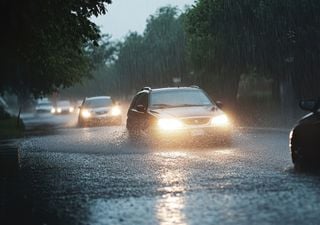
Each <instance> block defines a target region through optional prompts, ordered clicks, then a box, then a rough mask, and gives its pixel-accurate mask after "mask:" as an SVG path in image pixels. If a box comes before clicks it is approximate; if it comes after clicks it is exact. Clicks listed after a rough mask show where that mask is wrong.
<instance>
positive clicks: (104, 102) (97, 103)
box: [83, 98, 112, 108]
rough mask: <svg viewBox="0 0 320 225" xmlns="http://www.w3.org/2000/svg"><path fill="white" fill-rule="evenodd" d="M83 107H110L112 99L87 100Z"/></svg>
mask: <svg viewBox="0 0 320 225" xmlns="http://www.w3.org/2000/svg"><path fill="white" fill-rule="evenodd" d="M83 105H84V106H85V107H92V108H99V107H108V106H111V105H112V100H111V99H110V98H99V99H87V100H86V101H85V102H84V104H83Z"/></svg>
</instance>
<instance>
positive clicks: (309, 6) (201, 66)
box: [186, 0, 320, 97]
mask: <svg viewBox="0 0 320 225" xmlns="http://www.w3.org/2000/svg"><path fill="white" fill-rule="evenodd" d="M319 9H320V2H319V1H317V0H283V1H278V0H245V1H234V0H199V1H197V4H196V5H195V6H194V7H193V8H192V9H190V10H189V12H188V13H187V22H186V30H187V33H188V36H189V40H188V49H189V53H190V61H191V62H192V66H193V69H194V70H195V74H197V75H198V78H199V79H200V80H202V83H203V84H207V85H208V86H212V87H213V88H214V89H216V90H215V91H218V92H219V89H220V91H221V92H222V93H223V90H226V86H225V85H224V84H225V83H229V82H230V83H231V86H230V88H232V89H233V90H236V89H237V88H236V85H237V84H238V82H239V76H240V74H241V73H250V72H251V71H255V72H257V73H258V74H260V75H266V76H271V77H272V78H273V79H274V80H275V82H274V83H275V84H280V85H282V84H289V85H292V86H293V87H292V89H293V90H294V91H295V93H294V94H295V96H296V97H315V96H318V95H320V91H319V90H320V89H319V88H318V87H319V84H320V78H319V77H320V76H319V75H320V74H319V71H320V70H319V69H320V68H319V67H320V63H319V62H320V49H319V48H320V46H319V42H318V40H319V38H320V36H319V35H320V26H319V25H320V24H319V22H320V14H319ZM214 83H218V84H219V85H218V86H217V87H215V85H214ZM232 84H233V85H232ZM278 90H279V89H278ZM227 92H230V89H229V90H227ZM233 94H234V95H235V94H236V93H233ZM288 94H289V93H286V94H285V95H288ZM289 95H290V94H289Z"/></svg>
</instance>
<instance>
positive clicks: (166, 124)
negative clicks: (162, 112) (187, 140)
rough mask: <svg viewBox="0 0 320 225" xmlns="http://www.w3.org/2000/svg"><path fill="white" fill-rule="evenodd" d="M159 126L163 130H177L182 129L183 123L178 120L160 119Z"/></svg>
mask: <svg viewBox="0 0 320 225" xmlns="http://www.w3.org/2000/svg"><path fill="white" fill-rule="evenodd" d="M158 126H159V128H160V129H162V130H177V129H180V128H182V123H181V122H180V121H179V120H176V119H159V120H158Z"/></svg>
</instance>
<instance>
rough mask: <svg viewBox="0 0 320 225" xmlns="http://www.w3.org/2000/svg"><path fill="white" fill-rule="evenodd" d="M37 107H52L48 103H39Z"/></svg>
mask: <svg viewBox="0 0 320 225" xmlns="http://www.w3.org/2000/svg"><path fill="white" fill-rule="evenodd" d="M38 106H44V107H46V106H52V104H51V103H49V102H46V103H39V104H38Z"/></svg>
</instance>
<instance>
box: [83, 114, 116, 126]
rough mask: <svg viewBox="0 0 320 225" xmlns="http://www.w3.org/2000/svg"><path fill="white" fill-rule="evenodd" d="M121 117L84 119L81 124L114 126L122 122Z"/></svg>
mask: <svg viewBox="0 0 320 225" xmlns="http://www.w3.org/2000/svg"><path fill="white" fill-rule="evenodd" d="M121 120H122V117H121V116H94V117H90V118H86V119H85V118H82V119H81V122H82V123H84V124H96V125H99V124H114V123H119V122H121Z"/></svg>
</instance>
